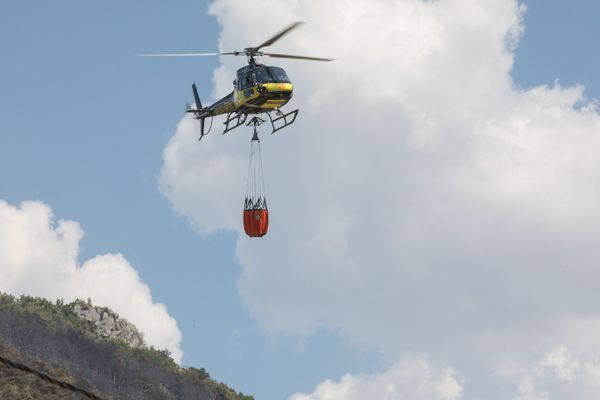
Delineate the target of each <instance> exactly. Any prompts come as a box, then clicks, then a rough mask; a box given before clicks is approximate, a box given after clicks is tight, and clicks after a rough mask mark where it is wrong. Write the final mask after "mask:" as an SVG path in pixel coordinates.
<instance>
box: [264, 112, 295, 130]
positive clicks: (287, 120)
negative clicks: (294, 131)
mask: <svg viewBox="0 0 600 400" xmlns="http://www.w3.org/2000/svg"><path fill="white" fill-rule="evenodd" d="M267 115H268V116H269V119H270V120H271V126H272V127H273V131H272V132H271V135H272V134H274V133H275V132H277V131H280V130H282V129H283V128H285V127H286V126H290V125H291V124H293V123H294V122H295V121H296V117H297V116H298V110H294V111H290V112H289V113H287V114H284V113H283V112H282V111H281V110H275V115H276V117H275V118H273V117H272V116H271V113H267ZM281 121H283V123H282V124H280V126H279V127H277V126H276V125H277V124H278V123H279V122H281Z"/></svg>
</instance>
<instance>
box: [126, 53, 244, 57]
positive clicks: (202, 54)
mask: <svg viewBox="0 0 600 400" xmlns="http://www.w3.org/2000/svg"><path fill="white" fill-rule="evenodd" d="M239 54H240V53H239V52H233V53H169V54H136V55H137V56H138V57H200V56H237V55H239Z"/></svg>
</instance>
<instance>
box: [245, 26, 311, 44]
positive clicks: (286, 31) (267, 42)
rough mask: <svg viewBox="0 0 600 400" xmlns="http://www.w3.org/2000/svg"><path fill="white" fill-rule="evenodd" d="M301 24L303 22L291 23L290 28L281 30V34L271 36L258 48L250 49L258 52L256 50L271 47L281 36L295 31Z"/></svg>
mask: <svg viewBox="0 0 600 400" xmlns="http://www.w3.org/2000/svg"><path fill="white" fill-rule="evenodd" d="M303 23H304V22H301V21H297V22H293V23H292V24H291V25H290V26H288V27H287V28H285V29H284V30H282V31H281V32H279V33H278V34H276V35H275V36H273V37H272V38H271V39H269V40H267V41H266V42H264V43H263V44H261V45H260V46H257V47H252V49H253V50H256V51H258V50H260V49H262V48H263V47H267V46H270V45H272V44H273V43H275V42H276V41H278V40H279V39H281V37H282V36H283V35H285V34H287V33H289V32H290V31H292V30H293V29H296V28H297V27H298V26H300V25H302V24H303Z"/></svg>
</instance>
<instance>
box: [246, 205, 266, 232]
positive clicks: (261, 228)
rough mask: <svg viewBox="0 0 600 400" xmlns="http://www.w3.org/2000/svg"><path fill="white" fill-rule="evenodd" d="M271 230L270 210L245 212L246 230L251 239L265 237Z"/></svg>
mask: <svg viewBox="0 0 600 400" xmlns="http://www.w3.org/2000/svg"><path fill="white" fill-rule="evenodd" d="M268 229H269V211H268V210H244V230H245V231H246V235H248V236H250V237H263V236H265V235H266V234H267V230H268Z"/></svg>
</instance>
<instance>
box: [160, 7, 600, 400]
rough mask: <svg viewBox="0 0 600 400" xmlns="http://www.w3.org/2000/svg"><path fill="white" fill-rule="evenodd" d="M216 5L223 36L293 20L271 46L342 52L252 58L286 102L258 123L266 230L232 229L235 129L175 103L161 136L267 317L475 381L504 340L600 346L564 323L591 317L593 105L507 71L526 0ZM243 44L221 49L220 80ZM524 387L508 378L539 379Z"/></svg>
mask: <svg viewBox="0 0 600 400" xmlns="http://www.w3.org/2000/svg"><path fill="white" fill-rule="evenodd" d="M257 4H258V5H257ZM266 9H268V10H269V15H270V17H269V19H268V21H269V23H265V19H264V13H263V10H266ZM211 10H212V12H213V13H214V15H216V17H217V18H218V20H219V22H220V24H221V26H222V32H221V36H220V46H221V49H222V50H235V49H241V48H244V47H247V46H252V45H254V44H258V43H261V41H263V40H264V39H266V38H267V37H269V36H270V35H271V34H272V33H274V31H276V30H277V29H279V28H280V27H283V26H284V25H285V24H286V23H287V22H288V21H293V20H304V21H308V23H307V24H306V25H304V26H303V27H302V28H300V29H298V30H297V31H295V32H293V33H291V34H290V35H289V36H287V37H285V39H283V40H282V41H281V42H278V43H277V44H275V45H274V46H273V48H272V49H270V50H272V51H273V52H289V53H292V54H307V55H316V56H331V57H335V58H336V59H337V60H336V61H335V62H333V63H327V64H324V63H308V62H296V61H285V60H284V61H281V62H274V60H273V59H266V60H265V62H267V63H273V64H278V65H282V66H284V67H285V68H286V70H287V71H288V73H289V75H290V77H291V78H292V80H293V81H294V83H295V85H296V86H295V94H294V98H293V99H292V101H291V103H290V105H288V106H287V108H288V109H292V107H299V108H300V109H301V112H300V115H299V118H298V122H297V123H296V124H295V125H294V126H293V127H291V128H287V130H286V131H285V130H284V131H283V132H282V133H281V134H277V135H274V136H272V137H270V136H268V135H266V134H265V133H263V135H262V137H263V139H264V140H263V141H262V143H263V161H264V167H265V179H266V184H267V197H268V198H269V206H270V214H271V219H270V233H269V234H268V235H267V236H266V237H264V238H262V239H260V240H251V239H248V238H246V237H245V236H244V235H243V233H242V231H241V205H242V196H243V193H244V178H245V167H246V164H247V153H248V150H249V143H248V141H249V139H250V131H249V130H244V129H243V128H242V129H240V130H239V131H238V132H232V133H231V134H228V135H226V136H225V137H220V136H218V135H213V136H209V137H207V138H205V139H204V140H203V141H202V142H201V143H200V144H198V143H197V142H196V140H195V138H196V136H197V127H196V126H194V125H193V121H192V120H191V119H187V118H186V119H184V120H183V121H182V122H181V124H180V125H179V127H178V130H177V132H176V133H175V135H174V136H173V138H172V139H171V141H170V143H169V145H168V146H167V148H166V149H165V153H164V158H165V163H164V167H163V172H162V176H161V185H162V188H163V190H164V192H165V193H166V195H167V197H168V198H169V199H170V200H171V202H172V204H173V205H174V207H175V209H176V210H178V211H179V212H180V213H182V214H183V215H185V216H187V217H188V218H189V219H190V221H191V223H192V224H193V226H194V227H195V228H196V229H197V230H198V231H199V232H201V233H203V234H210V233H211V232H213V231H215V230H217V229H229V230H234V231H237V232H239V233H240V236H239V239H238V242H237V249H236V252H237V257H238V258H239V260H240V263H241V265H242V267H243V272H242V276H241V278H240V281H239V289H240V292H241V294H242V297H243V299H244V302H245V303H246V305H247V306H248V308H249V310H250V311H251V313H252V314H253V315H254V317H255V318H256V319H257V320H258V321H259V322H260V323H261V325H262V326H263V327H264V328H265V329H268V330H270V331H275V332H284V333H287V334H292V335H296V334H300V335H308V334H311V333H312V332H314V331H315V330H317V329H319V328H322V327H325V328H327V329H332V330H337V331H339V332H341V333H342V334H343V336H344V337H348V338H350V340H351V341H352V342H353V343H355V344H358V345H361V346H367V347H370V348H374V349H377V350H379V351H380V352H381V353H382V355H383V356H384V360H385V361H387V362H389V363H391V362H394V361H395V360H396V359H397V357H398V355H399V354H405V353H415V352H416V353H421V352H426V353H428V354H431V355H432V356H433V357H435V358H436V359H441V360H445V361H447V362H448V363H449V364H451V365H456V366H457V368H459V369H460V370H461V373H463V374H464V376H465V377H467V379H469V376H471V375H474V376H477V378H476V379H469V382H470V386H469V388H468V389H469V390H471V393H475V394H478V393H479V394H487V393H489V390H490V389H489V388H490V387H491V386H490V385H491V384H492V383H491V382H490V379H492V378H490V377H489V376H488V375H486V374H482V373H480V372H479V371H481V370H485V371H488V370H490V369H491V368H492V365H494V363H495V362H496V359H498V358H501V357H502V356H503V355H504V354H505V353H506V352H509V353H510V354H519V355H520V356H522V357H533V356H534V355H537V354H540V353H541V352H544V351H546V350H547V349H548V348H554V347H555V346H556V345H557V343H563V342H564V341H565V340H567V338H569V337H571V336H578V335H579V336H580V337H582V340H583V339H585V340H586V343H587V349H592V350H593V351H600V350H599V345H600V343H599V342H600V341H599V340H598V339H597V338H596V337H589V335H588V336H585V335H584V336H585V337H583V336H581V335H583V333H581V332H583V329H584V327H585V326H586V324H588V322H581V323H577V324H574V325H573V326H571V327H569V328H568V329H567V328H566V327H567V326H568V325H569V323H570V322H571V321H587V320H588V319H590V318H591V319H592V320H593V319H594V318H595V317H598V310H597V300H596V299H597V293H598V289H599V283H598V282H600V270H598V268H596V266H597V265H598V264H599V263H600V253H599V252H598V251H597V238H598V237H600V223H599V222H600V218H599V214H598V213H597V204H599V203H600V186H599V185H598V182H600V157H598V149H599V148H600V116H599V115H598V112H597V108H596V102H595V101H589V100H588V99H586V98H585V97H584V92H583V88H582V87H580V86H575V87H562V86H561V85H560V84H559V83H558V82H555V83H554V84H551V85H549V86H540V87H535V88H531V89H522V88H519V87H517V86H516V85H515V83H514V82H513V81H512V79H511V75H510V74H511V68H512V64H513V58H514V53H513V49H514V46H515V45H516V43H517V42H518V38H519V36H520V35H521V34H522V32H523V22H522V16H523V13H524V7H522V6H520V5H519V4H518V3H517V1H514V0H482V1H477V2H474V1H471V0H440V1H424V0H394V1H391V0H375V1H372V0H345V1H336V2H310V1H302V0H264V1H260V2H258V3H257V2H248V3H244V2H242V3H240V2H235V1H233V0H216V1H215V2H214V3H213V5H212V6H211ZM272 21H280V22H281V23H276V22H272ZM244 61H245V60H243V59H239V58H237V59H233V58H231V59H225V58H223V63H222V66H221V67H220V68H218V69H217V70H216V71H215V74H214V81H215V95H216V96H217V95H222V94H225V93H226V92H228V91H229V90H231V80H232V78H233V76H234V73H235V69H236V67H238V66H240V65H241V64H243V62H244ZM590 323H591V322H590ZM569 343H574V342H569ZM599 354H600V353H599ZM463 366H464V368H463ZM465 368H466V369H465ZM567 375H568V374H567ZM530 389H531V390H530ZM515 390H516V389H515V387H511V389H510V390H508V389H507V392H503V391H502V390H500V389H498V390H496V391H495V392H496V393H504V394H505V395H506V396H513V397H514V394H515V393H516V392H515ZM535 390H536V388H535V387H533V388H531V387H529V386H528V385H527V382H525V383H523V390H522V391H523V393H525V394H527V393H529V394H528V395H530V397H531V396H534V395H535V396H538V395H539V396H543V395H544V394H543V393H541V394H540V393H539V392H537V391H535ZM525 394H524V395H525ZM497 396H498V398H508V397H506V396H505V397H502V396H501V395H500V394H498V395H497ZM539 396H538V397H539Z"/></svg>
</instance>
